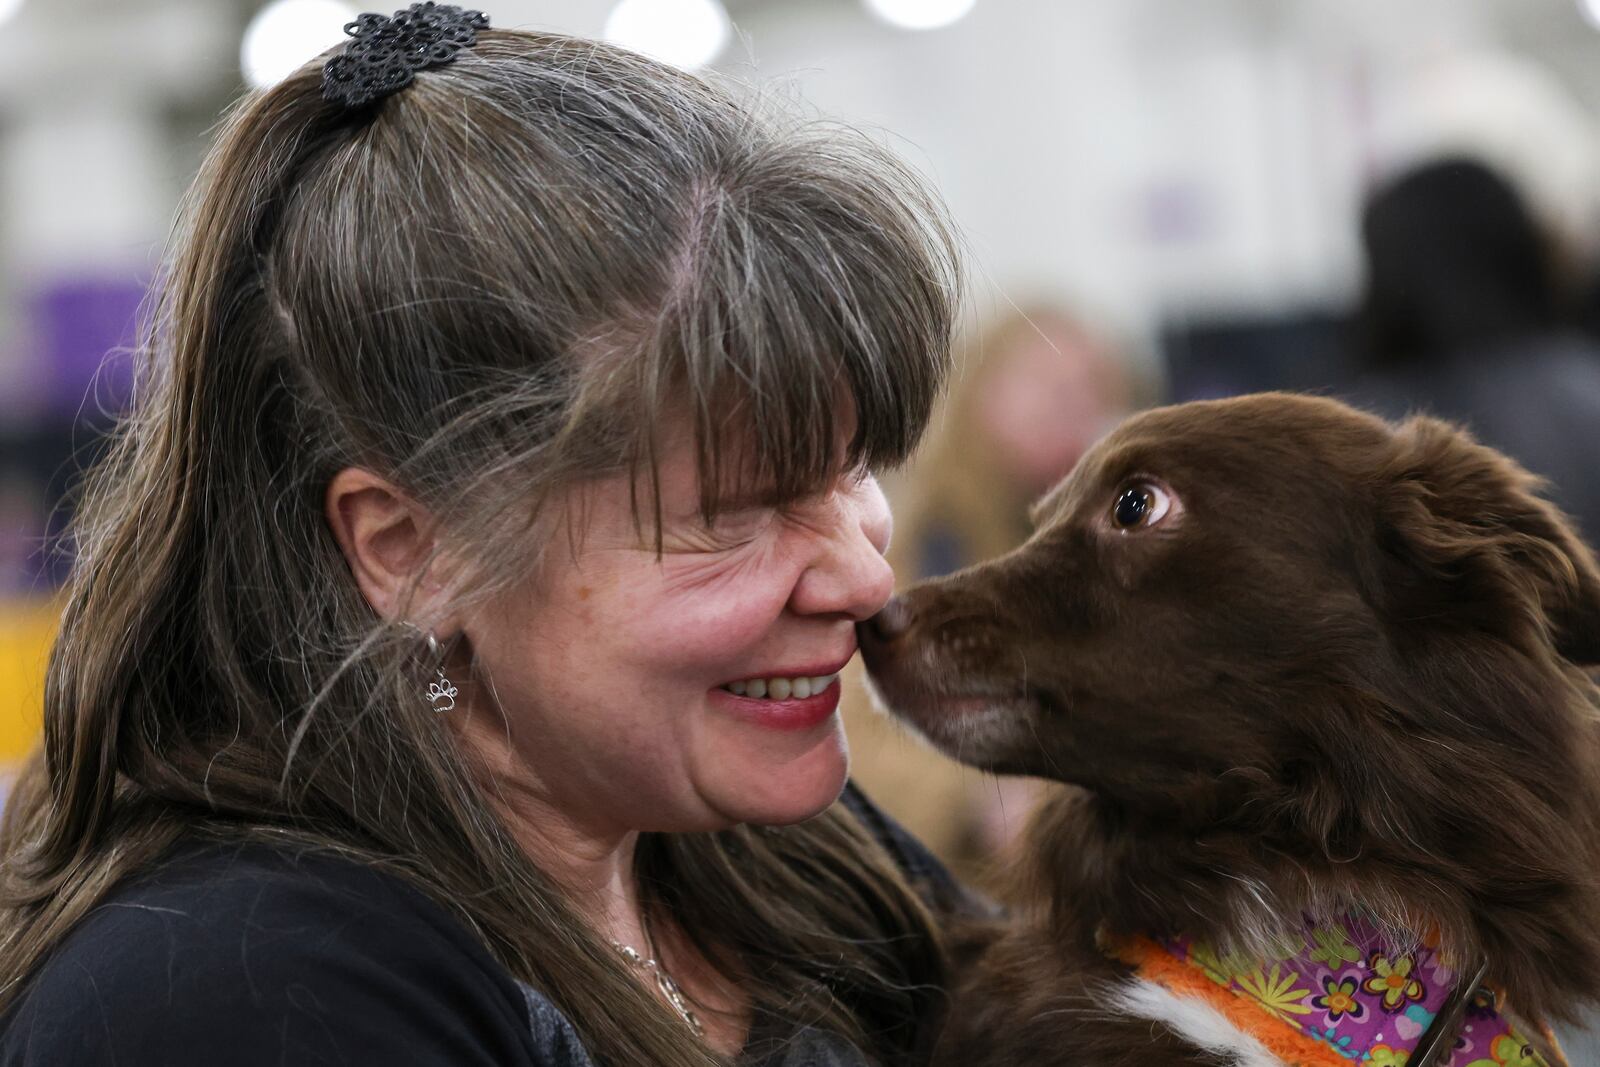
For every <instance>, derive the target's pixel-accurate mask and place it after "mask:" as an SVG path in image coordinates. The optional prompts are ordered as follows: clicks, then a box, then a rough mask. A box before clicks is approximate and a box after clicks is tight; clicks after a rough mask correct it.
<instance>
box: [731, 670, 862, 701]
mask: <svg viewBox="0 0 1600 1067" xmlns="http://www.w3.org/2000/svg"><path fill="white" fill-rule="evenodd" d="M838 680H839V676H838V675H837V674H819V675H817V676H816V677H814V678H752V679H751V680H749V681H746V682H729V683H728V684H727V685H725V686H723V687H722V688H724V689H726V690H727V691H728V692H730V693H732V694H734V695H735V696H741V697H755V698H756V699H757V700H762V699H770V700H804V699H806V698H807V697H814V696H816V695H817V694H818V693H820V692H822V691H823V690H824V689H826V688H828V686H830V685H832V684H833V683H834V682H836V681H838Z"/></svg>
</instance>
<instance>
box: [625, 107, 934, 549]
mask: <svg viewBox="0 0 1600 1067" xmlns="http://www.w3.org/2000/svg"><path fill="white" fill-rule="evenodd" d="M841 140H842V139H841V138H840V137H839V135H838V132H837V131H832V133H831V136H830V137H828V138H826V139H824V138H817V139H810V138H806V139H799V140H798V143H795V144H791V145H789V146H786V148H785V149H784V150H782V151H775V152H772V153H771V154H769V155H768V156H766V157H765V158H763V159H762V161H761V162H762V166H761V168H759V169H758V168H754V167H752V168H751V169H749V170H746V171H744V172H743V173H739V174H737V175H736V176H735V177H733V178H727V179H724V180H722V181H720V182H719V181H711V182H707V183H704V184H702V185H701V186H700V187H699V188H698V190H697V195H696V196H695V197H694V198H693V204H694V210H693V212H692V214H691V216H690V217H689V218H688V219H687V220H686V226H685V235H684V244H683V250H682V253H681V254H680V255H679V257H678V258H677V261H676V264H675V267H676V271H677V273H676V275H675V276H674V277H673V278H672V279H670V283H669V288H668V297H667V300H666V301H665V302H664V303H663V305H662V310H661V315H660V317H659V319H658V320H657V321H656V322H654V323H652V324H651V329H650V330H649V333H648V340H647V342H646V344H647V346H648V347H647V350H646V352H645V358H644V359H641V360H639V361H638V363H637V364H636V365H637V367H638V369H639V372H640V373H641V374H643V375H645V376H646V380H645V381H644V382H643V383H641V384H642V385H643V386H644V388H643V389H642V390H641V393H640V394H639V396H640V398H641V400H642V403H643V408H644V413H643V414H644V417H643V418H642V419H641V420H640V426H639V429H640V431H641V434H643V435H646V436H647V437H648V440H646V441H641V451H640V452H638V453H636V454H638V455H641V456H649V457H654V455H655V454H656V452H657V447H658V446H657V445H656V443H655V442H656V441H657V440H658V438H657V432H658V429H659V421H660V415H661V414H662V413H663V412H664V411H665V410H668V408H667V405H683V406H685V407H686V408H687V409H688V412H689V414H690V419H689V422H690V424H691V426H692V428H693V432H694V436H695V446H696V454H697V460H698V468H699V477H700V487H701V510H702V512H703V514H704V515H705V517H706V518H707V519H710V518H711V517H714V516H715V515H716V514H717V512H718V511H719V510H721V509H722V508H723V507H724V506H725V504H726V503H727V502H728V501H729V499H730V498H731V497H732V496H733V495H734V494H739V495H741V496H744V495H747V494H749V493H751V492H755V493H758V494H759V495H760V496H761V497H762V498H764V499H769V500H772V501H775V502H783V501H788V500H794V499H798V498H801V497H804V496H807V495H810V494H812V493H815V492H817V491H819V490H821V489H822V488H824V487H825V486H827V485H828V484H830V483H831V482H832V481H833V480H834V479H835V478H837V477H838V476H839V474H840V472H841V471H845V470H851V469H882V468H888V467H893V466H895V465H897V464H899V463H900V462H902V461H903V460H905V459H906V458H907V456H908V455H909V454H910V453H911V451H912V450H913V449H914V448H915V446H916V443H917V441H918V439H919V438H920V437H921V435H922V431H923V429H924V427H925V426H926V424H927V421H928V418H929V415H930V412H931V410H932V408H933V404H934V401H935V399H936V398H937V396H938V394H939V391H940V389H941V388H942V387H943V384H944V381H945V378H946V375H947V371H948V369H949V363H950V345H951V333H952V329H953V318H954V314H955V309H956V307H957V306H958V303H959V274H958V269H957V265H956V264H957V251H956V245H955V239H954V237H953V235H952V233H951V232H950V230H949V228H948V226H947V225H946V223H945V221H944V219H943V217H942V215H941V213H940V211H939V209H938V208H937V207H936V205H934V204H933V203H931V202H930V201H929V200H928V199H927V197H926V195H925V194H924V193H923V192H922V191H921V186H920V183H919V181H918V180H917V179H916V178H915V176H914V175H912V174H911V173H909V172H908V171H907V170H906V169H905V168H904V167H903V165H901V164H899V163H898V162H896V161H895V160H893V158H892V157H890V156H888V155H887V154H886V153H883V152H882V151H881V150H879V149H877V148H876V147H875V146H873V145H871V144H870V143H868V142H866V141H865V140H864V139H861V138H856V139H854V141H855V143H853V144H847V145H841ZM648 465H649V466H651V467H653V458H652V461H651V462H650V463H649V464H648Z"/></svg>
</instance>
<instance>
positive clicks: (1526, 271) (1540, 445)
mask: <svg viewBox="0 0 1600 1067" xmlns="http://www.w3.org/2000/svg"><path fill="white" fill-rule="evenodd" d="M1361 236H1362V244H1363V251H1364V255H1365V259H1366V269H1367V281H1366V291H1365V295H1364V297H1363V301H1362V304H1361V307H1360V310H1359V315H1358V323H1359V328H1360V330H1361V348H1362V358H1363V361H1364V369H1363V372H1362V374H1361V375H1360V377H1359V379H1358V380H1357V381H1356V383H1355V385H1354V386H1353V387H1352V389H1351V390H1350V394H1351V397H1352V399H1355V400H1357V401H1358V402H1361V403H1363V404H1366V405H1367V406H1369V407H1373V408H1375V409H1376V410H1378V411H1380V412H1381V413H1383V414H1386V415H1390V416H1392V417H1398V416H1400V415H1404V414H1405V413H1407V412H1409V411H1413V410H1422V411H1428V412H1431V413H1433V414H1436V415H1439V416H1441V417H1444V418H1447V419H1451V420H1454V421H1458V422H1461V423H1464V424H1465V425H1467V426H1468V427H1469V428H1470V429H1471V430H1472V431H1473V433H1474V434H1476V435H1477V437H1478V438H1479V439H1480V440H1482V441H1483V442H1484V443H1485V444H1488V445H1491V446H1493V447H1495V448H1498V449H1501V450H1502V451H1504V452H1507V453H1509V454H1510V455H1512V456H1514V457H1515V458H1516V459H1518V460H1519V461H1521V462H1522V464H1523V465H1524V466H1526V467H1528V468H1529V469H1530V470H1532V471H1534V472H1535V473H1537V474H1540V475H1543V476H1544V477H1545V478H1547V479H1549V480H1550V482H1551V490H1550V492H1551V497H1552V499H1553V500H1554V501H1555V502H1556V504H1558V505H1559V506H1560V507H1561V508H1562V510H1563V511H1565V512H1566V513H1567V514H1568V515H1570V516H1571V517H1572V518H1573V519H1574V520H1575V521H1576V522H1577V524H1578V527H1579V529H1580V532H1582V533H1583V535H1584V536H1585V537H1586V538H1587V539H1588V540H1589V541H1590V542H1591V543H1594V542H1595V540H1596V538H1597V537H1600V344H1597V343H1596V342H1595V341H1594V340H1592V339H1590V338H1589V337H1587V336H1585V335H1584V334H1583V333H1581V332H1580V331H1579V330H1578V329H1576V328H1575V327H1574V326H1573V325H1572V314H1573V304H1572V300H1571V294H1570V293H1569V292H1568V291H1567V288H1566V286H1564V285H1563V284H1562V282H1561V280H1560V278H1561V272H1560V269H1559V266H1558V262H1557V260H1558V256H1557V253H1556V251H1555V249H1554V247H1553V246H1552V244H1551V243H1550V241H1549V240H1548V239H1547V237H1546V235H1545V233H1544V231H1543V230H1542V229H1541V227H1540V226H1539V225H1538V224H1537V223H1536V222H1535V221H1534V218H1533V216H1532V215H1531V214H1530V212H1529V210H1528V209H1527V207H1526V206H1525V204H1524V203H1523V200H1522V198H1521V197H1520V195H1519V194H1518V192H1517V190H1516V189H1515V188H1514V187H1513V186H1512V184H1511V183H1510V182H1508V181H1507V180H1505V179H1504V178H1503V177H1501V176H1500V174H1498V173H1497V172H1496V171H1494V170H1492V169H1491V168H1490V167H1488V166H1486V165H1484V164H1483V163H1481V162H1478V161H1476V160H1474V159H1471V158H1465V157H1455V158H1445V159H1439V160H1435V161H1433V162H1430V163H1426V164H1422V165H1419V166H1417V167H1415V168H1413V169H1411V170H1409V171H1407V172H1405V173H1402V174H1400V175H1398V176H1397V177H1395V178H1394V179H1392V180H1391V181H1389V182H1387V183H1385V184H1383V185H1381V186H1379V187H1378V188H1376V189H1375V190H1374V191H1373V192H1372V193H1371V195H1370V196H1369V198H1368V201H1367V203H1366V206H1365V209H1364V211H1363V215H1362V224H1361Z"/></svg>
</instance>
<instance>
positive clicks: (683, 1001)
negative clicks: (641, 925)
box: [611, 940, 706, 1037]
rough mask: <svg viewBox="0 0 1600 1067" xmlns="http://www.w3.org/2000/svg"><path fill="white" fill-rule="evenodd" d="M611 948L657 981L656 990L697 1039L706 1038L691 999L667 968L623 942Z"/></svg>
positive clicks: (612, 944)
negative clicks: (685, 994) (690, 1005)
mask: <svg viewBox="0 0 1600 1067" xmlns="http://www.w3.org/2000/svg"><path fill="white" fill-rule="evenodd" d="M611 947H612V948H614V949H616V950H617V952H619V953H620V954H621V955H622V958H623V959H625V960H627V961H628V962H629V963H630V964H632V965H633V966H634V967H637V968H639V969H640V970H642V971H644V972H646V973H647V974H649V975H650V976H651V977H652V978H654V979H655V980H656V988H657V989H659V990H661V995H662V996H664V997H666V998H667V1003H668V1004H671V1005H672V1010H673V1011H675V1012H677V1013H678V1018H680V1019H682V1020H683V1024H684V1025H685V1026H687V1027H688V1028H689V1030H690V1032H691V1033H693V1034H694V1036H695V1037H705V1036H706V1031H705V1027H703V1026H701V1025H700V1018H699V1017H698V1016H697V1015H695V1013H694V1009H693V1008H691V1007H689V999H688V998H687V997H685V996H684V995H683V990H681V989H679V988H678V983H677V982H674V981H673V980H672V976H671V975H670V974H668V973H667V971H666V968H664V967H662V966H661V964H659V963H657V962H656V961H655V960H653V959H650V958H649V957H647V956H645V955H644V954H643V953H642V952H640V951H639V950H638V949H636V948H634V947H633V946H632V945H624V944H623V943H622V942H621V941H616V940H613V941H612V942H611Z"/></svg>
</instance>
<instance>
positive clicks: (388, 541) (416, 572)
mask: <svg viewBox="0 0 1600 1067" xmlns="http://www.w3.org/2000/svg"><path fill="white" fill-rule="evenodd" d="M323 508H324V513H325V514H326V516H327V520H328V526H329V527H330V528H331V529H332V530H333V536H334V539H335V540H337V541H338V542H339V548H340V549H341V550H342V551H343V553H344V558H345V561H346V562H347V563H348V564H349V565H350V571H351V573H352V574H353V575H354V576H355V580H356V585H357V587H358V588H360V590H361V595H362V596H364V597H365V598H366V600H367V603H368V604H369V605H371V607H372V610H373V611H375V612H377V613H378V614H379V615H380V616H382V617H383V618H385V619H390V620H397V619H402V618H403V619H409V620H427V621H426V622H421V621H419V622H418V625H421V626H424V627H425V628H426V627H432V628H433V629H434V630H435V631H436V632H437V633H438V634H439V636H440V637H445V636H448V633H447V629H448V627H446V626H445V625H444V624H443V622H442V620H437V619H433V618H431V615H430V611H429V609H430V606H431V605H430V604H429V603H428V600H429V597H430V594H435V593H438V592H439V589H440V582H439V581H438V579H437V574H438V572H439V569H440V567H439V561H437V560H436V559H434V557H435V555H436V552H435V549H436V547H437V546H436V545H435V542H434V523H433V521H432V518H431V516H429V514H428V513H427V511H426V510H425V509H424V508H423V507H422V506H421V505H419V504H417V503H416V502H414V501H413V500H411V499H410V498H409V497H408V496H406V494H405V493H403V492H401V491H400V490H399V489H398V488H397V487H396V486H395V485H394V484H393V483H391V482H389V481H386V480H385V479H384V478H382V477H380V476H379V475H377V474H374V473H373V472H372V471H369V470H366V469H364V468H361V467H346V468H345V469H344V470H341V471H340V472H339V473H338V474H336V475H334V476H333V478H332V480H331V481H329V483H328V489H327V492H326V494H325V496H324V500H323ZM424 567H426V568H427V569H428V570H427V573H426V574H424V573H421V571H422V569H423V568H424ZM408 597H410V598H411V599H410V600H409V602H408Z"/></svg>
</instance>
